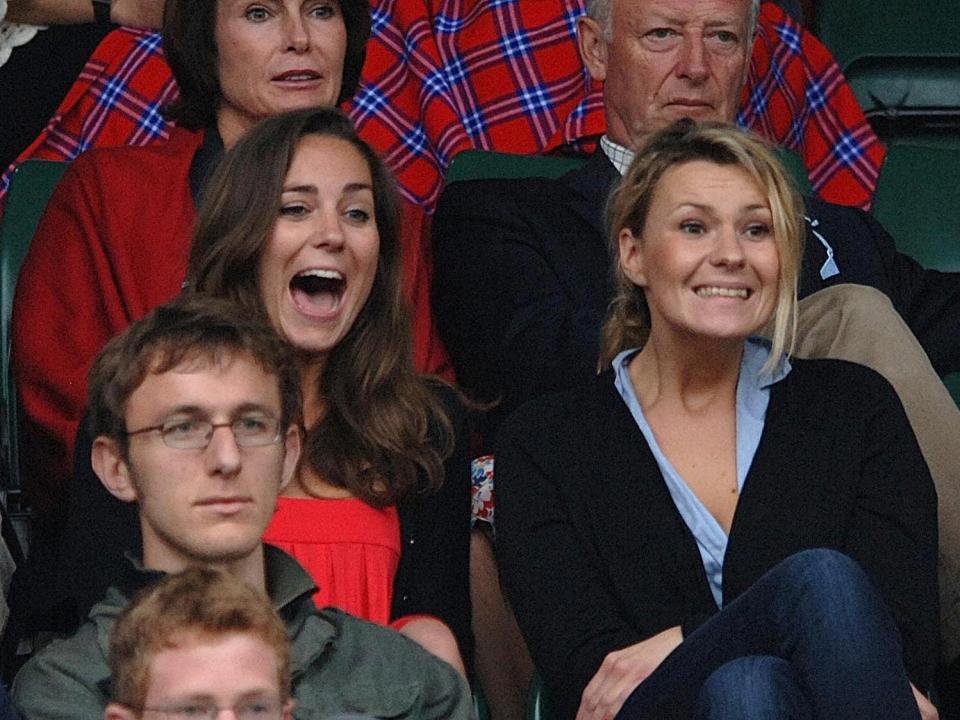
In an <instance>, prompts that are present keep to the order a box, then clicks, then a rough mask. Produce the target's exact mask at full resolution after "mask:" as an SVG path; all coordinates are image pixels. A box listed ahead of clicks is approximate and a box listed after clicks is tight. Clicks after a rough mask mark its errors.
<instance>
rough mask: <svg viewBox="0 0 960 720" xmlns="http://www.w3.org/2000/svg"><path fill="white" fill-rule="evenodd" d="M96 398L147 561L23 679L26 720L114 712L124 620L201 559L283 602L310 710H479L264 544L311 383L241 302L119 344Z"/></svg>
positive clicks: (95, 382)
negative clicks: (112, 683) (137, 603)
mask: <svg viewBox="0 0 960 720" xmlns="http://www.w3.org/2000/svg"><path fill="white" fill-rule="evenodd" d="M89 392H90V395H89V397H90V422H91V430H92V435H93V436H94V438H95V440H94V442H93V450H92V455H91V459H92V462H93V467H94V470H95V471H96V473H97V475H98V476H99V478H100V480H101V482H102V483H103V485H104V486H105V487H106V488H107V489H108V490H109V491H110V492H111V493H112V494H113V495H115V496H116V497H118V498H120V499H121V500H124V501H126V502H136V503H137V508H138V514H139V519H140V526H141V531H142V536H143V544H142V556H141V558H139V559H138V561H136V562H130V563H128V564H127V565H126V567H125V568H124V572H123V574H122V577H121V579H120V580H119V581H118V583H117V584H116V585H115V586H113V587H111V588H110V589H109V590H108V592H107V595H106V597H105V598H104V599H103V600H102V601H101V602H100V603H98V604H97V605H96V606H94V608H93V610H92V611H91V612H90V615H89V618H88V619H87V621H86V623H85V624H84V625H83V626H81V628H80V630H79V631H78V632H77V633H76V634H75V635H74V636H73V637H71V638H69V639H67V640H64V641H59V642H55V643H53V644H51V645H50V646H48V647H47V648H45V649H44V650H43V651H41V652H40V653H39V654H38V655H37V656H36V657H34V658H33V659H31V660H30V661H29V662H28V663H27V664H26V665H25V666H24V668H23V669H22V670H21V671H20V673H19V674H18V675H17V677H16V679H15V681H14V686H13V697H14V703H15V705H16V706H17V709H18V710H19V711H20V713H21V715H22V716H23V717H24V718H25V720H30V719H31V718H45V719H47V720H53V719H55V718H77V719H80V718H83V719H85V720H88V719H89V718H94V717H102V716H103V713H104V709H105V708H106V705H107V702H108V700H109V698H110V689H109V680H110V672H109V668H108V666H107V649H108V642H109V636H110V632H111V630H112V628H113V625H114V623H115V621H116V618H117V616H118V615H119V614H120V612H121V611H122V610H123V608H124V607H126V605H127V604H128V602H129V598H130V597H132V596H133V594H134V593H136V592H137V591H138V590H140V589H142V588H144V587H146V586H148V585H150V584H152V583H153V582H155V581H156V580H157V579H159V578H160V577H162V574H164V573H179V572H182V571H184V570H186V569H187V568H188V567H190V566H193V565H204V566H214V567H218V568H221V569H223V570H225V571H226V572H228V573H230V575H232V576H233V577H235V578H237V579H239V580H241V581H243V582H245V583H246V584H247V585H249V586H251V587H253V588H254V589H255V590H257V591H259V592H260V593H261V594H263V595H264V596H265V597H268V598H269V600H270V601H271V603H272V604H273V606H274V608H275V609H276V610H277V612H278V613H279V615H280V616H281V617H282V618H283V621H284V624H285V626H286V632H287V635H288V636H289V637H290V639H291V642H292V645H293V652H292V657H293V663H292V670H291V672H292V677H293V697H294V699H295V700H296V702H297V705H298V707H299V708H301V709H302V711H303V713H304V714H305V716H309V717H313V716H316V717H329V716H333V715H337V714H339V713H343V712H365V713H369V714H370V715H374V716H379V717H391V718H394V717H395V718H414V717H415V718H424V719H429V718H463V719H464V720H466V718H469V717H470V715H471V710H472V703H471V699H470V693H469V688H468V687H467V686H466V683H465V681H464V680H463V678H462V677H461V676H459V675H458V674H457V672H456V671H455V670H454V669H453V668H452V667H450V666H449V665H447V664H446V663H443V662H442V661H440V660H437V659H436V658H434V657H433V656H432V655H430V654H429V653H428V652H426V651H425V650H423V649H422V648H420V647H419V646H418V645H416V644H415V643H413V642H411V641H409V640H407V639H406V638H404V637H403V636H401V635H400V634H399V633H396V632H394V631H391V630H388V629H386V628H381V627H379V626H375V625H372V624H370V623H367V622H364V621H362V620H358V619H356V618H353V617H351V616H350V615H347V614H346V613H343V612H341V611H338V610H335V609H330V608H327V609H324V610H319V611H318V610H316V608H315V607H314V605H313V600H312V597H311V596H312V594H313V592H314V590H315V588H314V586H313V583H312V581H311V580H310V577H309V575H307V573H306V572H305V571H304V570H303V569H302V568H301V567H300V566H299V565H298V564H297V563H296V562H295V561H294V560H293V559H292V558H290V557H289V556H287V555H285V554H284V553H282V552H280V551H279V550H277V549H275V548H271V547H269V546H264V545H263V544H262V543H261V541H260V538H261V535H262V534H263V531H264V529H265V528H266V526H267V523H268V522H269V521H270V517H271V515H272V513H273V510H274V506H275V504H276V499H277V495H278V494H279V492H280V490H281V489H282V488H283V487H284V485H285V484H286V483H287V482H288V481H289V480H290V478H291V477H292V476H293V472H294V470H295V468H296V464H297V460H298V458H299V455H300V431H299V421H300V396H299V382H298V377H297V373H296V369H295V367H294V366H293V363H292V362H291V360H290V359H289V357H288V356H287V353H286V351H285V349H284V348H283V345H282V343H280V342H279V340H278V339H277V338H276V336H275V335H274V334H273V332H272V331H271V330H270V329H269V328H266V327H262V326H260V325H259V324H257V323H256V322H254V321H252V320H250V319H248V318H245V317H243V316H242V314H240V313H238V311H237V310H236V309H235V308H234V307H232V305H231V304H230V303H228V302H226V301H222V300H215V299H212V298H205V297H201V296H197V295H193V296H185V297H183V298H180V299H177V300H174V301H173V302H171V303H168V304H167V305H164V306H161V307H160V308H157V309H156V310H154V311H153V312H152V313H150V314H149V315H147V316H146V317H145V318H143V319H142V320H140V321H139V322H136V323H134V324H133V325H131V326H130V327H129V328H128V329H127V330H126V331H125V332H124V333H123V334H121V335H120V336H118V337H117V338H114V339H113V340H112V341H111V342H110V343H108V344H107V346H106V347H105V348H104V349H103V351H102V352H101V353H100V355H99V357H98V358H97V360H96V362H95V363H94V367H93V369H92V370H91V373H90V383H89ZM264 720H266V718H264Z"/></svg>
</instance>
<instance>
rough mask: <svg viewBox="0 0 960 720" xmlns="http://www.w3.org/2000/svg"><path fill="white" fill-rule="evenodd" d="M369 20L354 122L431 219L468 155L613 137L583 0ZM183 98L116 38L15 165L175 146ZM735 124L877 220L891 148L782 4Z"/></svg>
mask: <svg viewBox="0 0 960 720" xmlns="http://www.w3.org/2000/svg"><path fill="white" fill-rule="evenodd" d="M374 5H375V7H374V10H373V39H372V40H371V42H370V45H369V48H368V56H367V63H366V65H365V67H364V73H363V79H362V85H361V88H360V89H359V91H358V92H357V96H356V98H355V100H354V102H353V104H352V105H351V107H350V112H351V115H352V116H353V118H354V120H355V122H356V123H357V126H358V128H359V130H360V133H361V135H363V136H364V137H365V138H366V139H367V140H368V141H369V142H370V143H371V144H372V145H373V146H374V147H376V148H377V149H378V150H379V151H380V152H381V153H382V154H383V156H384V157H385V158H386V160H387V162H388V163H389V165H390V166H391V167H392V168H393V169H394V172H395V173H396V174H397V176H398V178H399V180H400V184H401V186H402V189H403V193H404V195H405V197H406V199H407V200H408V201H409V202H410V203H411V204H412V205H414V206H417V208H418V209H420V211H421V212H420V214H422V211H426V212H427V213H429V212H431V211H432V209H433V207H434V204H435V202H436V199H437V197H438V195H439V193H440V190H441V188H442V186H443V177H444V173H445V170H446V167H447V165H448V163H449V162H450V160H451V158H453V156H454V155H456V153H458V152H460V151H461V150H465V149H468V148H483V149H488V150H498V151H502V152H513V153H540V152H548V151H551V150H555V149H557V148H559V147H561V146H564V145H569V146H572V147H574V148H575V149H579V150H586V149H591V148H592V146H593V144H594V143H595V141H596V138H597V137H598V136H599V135H600V134H601V133H602V132H603V131H604V129H605V128H604V117H603V105H602V97H601V91H600V88H599V87H594V86H593V85H592V84H591V81H590V79H589V76H588V75H587V74H586V72H585V70H584V69H583V68H582V66H581V63H580V60H579V57H578V55H577V49H576V45H575V43H574V36H575V24H576V18H577V17H578V16H579V15H580V14H581V13H582V11H583V0H538V2H521V1H520V0H376V1H375V3H374ZM175 93H176V89H175V85H174V83H173V81H172V79H171V78H170V74H169V69H168V68H167V66H166V64H165V62H164V61H163V58H162V56H161V53H160V42H159V37H158V35H157V34H155V33H147V32H143V31H136V30H130V29H121V30H118V31H116V32H114V33H112V34H111V35H109V36H108V37H107V38H106V39H105V40H104V42H103V43H102V44H101V46H100V47H99V48H97V50H96V52H95V53H94V55H93V57H91V59H90V62H89V63H88V64H87V67H86V68H85V69H84V71H83V73H82V74H81V76H80V78H79V79H78V81H77V83H76V85H75V86H74V87H73V89H72V90H71V92H70V93H69V95H68V96H67V98H66V99H65V100H64V102H63V103H62V105H61V107H60V108H59V110H58V111H57V114H56V115H55V116H54V117H53V119H52V120H51V121H50V124H49V126H48V127H47V129H46V130H45V131H44V133H43V134H42V135H41V136H40V137H39V138H37V140H36V141H35V142H34V143H33V144H32V145H31V146H30V147H29V148H28V149H27V150H26V151H25V152H24V153H23V154H22V155H21V157H20V158H19V159H20V160H23V159H25V158H28V157H36V158H46V159H55V160H70V159H72V158H74V157H76V155H77V154H78V153H80V152H82V151H83V150H85V149H86V148H88V147H94V146H105V145H115V144H124V143H129V144H146V143H149V142H154V141H156V140H158V139H162V138H165V137H166V132H167V128H166V124H165V122H164V120H163V119H162V118H161V116H160V114H159V108H160V106H162V105H163V104H164V103H165V102H167V101H169V100H170V99H172V98H173V97H174V96H175ZM738 120H739V122H740V123H741V124H742V125H745V126H748V127H751V128H753V129H755V130H757V131H758V132H760V133H762V134H763V135H765V136H767V137H769V138H771V139H773V140H774V141H776V142H779V143H781V144H783V145H785V146H786V147H788V148H790V149H792V150H794V151H795V152H797V154H799V155H800V156H801V157H802V158H803V160H804V163H805V165H806V166H807V168H808V169H809V173H810V179H811V183H812V185H813V188H814V190H815V191H816V192H817V193H818V194H819V195H820V196H821V197H823V198H824V199H826V200H829V201H831V202H837V203H843V204H849V205H856V206H859V207H864V208H866V207H868V206H869V204H870V199H871V196H872V193H873V190H874V187H875V185H876V180H877V175H878V173H879V168H880V166H881V164H882V162H883V157H884V148H883V146H882V145H881V144H880V142H879V141H878V140H877V138H876V136H875V135H874V134H873V132H872V130H871V129H870V126H869V125H868V124H867V122H866V120H865V118H864V116H863V113H862V112H861V110H860V108H859V106H858V105H857V103H856V100H855V99H854V97H853V94H852V93H851V91H850V89H849V87H848V86H847V84H846V82H845V80H844V78H843V75H842V73H841V72H840V70H839V68H838V67H837V65H836V63H834V62H833V59H832V58H831V56H830V54H829V52H828V51H827V50H826V49H825V48H824V47H823V45H822V44H821V43H820V42H819V41H818V40H817V39H816V38H814V37H813V36H812V35H810V34H809V33H808V32H806V31H805V30H804V29H803V28H802V27H801V26H799V25H798V24H797V23H795V22H794V21H793V20H792V19H791V18H790V17H789V16H788V15H786V13H784V11H783V10H781V9H780V8H779V7H778V6H777V5H775V4H774V3H771V2H766V3H764V4H763V5H762V8H761V15H760V21H759V28H758V36H757V40H756V44H755V46H754V49H753V59H752V62H751V65H750V70H749V77H748V82H747V87H746V89H745V91H744V94H743V98H742V103H741V109H740V113H739V117H738ZM9 178H10V170H8V171H7V173H6V174H5V175H4V176H3V178H2V179H0V199H2V197H3V194H4V193H5V192H6V188H7V187H8V184H9ZM410 210H412V208H408V211H410ZM410 215H411V217H410V219H411V220H412V221H413V222H414V224H416V225H418V226H419V225H420V224H422V221H423V219H422V217H417V213H410ZM425 262H426V260H425ZM420 269H421V270H427V269H428V268H420Z"/></svg>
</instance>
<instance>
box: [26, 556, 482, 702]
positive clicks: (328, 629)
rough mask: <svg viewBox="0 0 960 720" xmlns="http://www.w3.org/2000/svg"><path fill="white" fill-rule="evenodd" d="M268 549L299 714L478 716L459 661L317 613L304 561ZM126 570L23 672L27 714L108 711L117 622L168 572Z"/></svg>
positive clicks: (338, 614)
mask: <svg viewBox="0 0 960 720" xmlns="http://www.w3.org/2000/svg"><path fill="white" fill-rule="evenodd" d="M264 549H265V565H266V575H267V591H268V593H269V595H270V599H271V600H272V602H273V606H274V608H275V609H276V610H277V612H278V613H279V614H280V616H281V617H282V618H283V621H284V623H285V624H286V626H287V631H288V633H289V635H290V638H291V641H292V652H291V671H292V677H293V695H294V697H295V698H296V701H297V706H296V710H295V711H294V715H295V717H297V718H304V719H306V718H309V719H310V720H320V719H321V718H325V717H328V716H334V715H338V714H342V713H361V714H364V715H372V716H374V717H378V718H411V719H413V718H417V719H423V720H429V719H431V718H438V719H439V718H444V719H445V718H453V719H455V720H469V718H471V716H472V712H473V705H472V701H471V697H470V690H469V688H468V686H467V684H466V681H464V680H463V678H462V677H461V676H460V675H459V674H458V673H457V672H456V671H455V670H454V669H453V668H452V667H450V666H449V665H447V664H446V663H444V662H442V661H440V660H437V659H436V658H435V657H433V656H432V655H430V654H429V653H428V652H427V651H425V650H423V649H422V648H421V647H420V646H419V645H417V644H416V643H414V642H412V641H410V640H408V639H407V638H405V637H403V636H402V635H400V634H399V633H397V632H395V631H393V630H389V629H387V628H383V627H380V626H378V625H374V624H372V623H368V622H366V621H363V620H359V619H357V618H355V617H353V616H351V615H348V614H347V613H344V612H342V611H340V610H336V609H333V608H326V609H324V610H317V609H316V607H315V606H314V604H313V600H312V598H311V596H312V594H313V592H314V591H315V588H314V585H313V582H312V581H311V580H310V577H309V576H308V575H307V573H306V572H305V571H304V570H303V568H301V567H300V565H299V564H297V562H296V561H295V560H294V559H293V558H291V557H289V556H288V555H286V554H284V553H283V552H281V551H280V550H277V549H276V548H273V547H270V546H269V545H265V546H264ZM125 575H126V576H127V577H125V579H124V582H122V583H121V584H120V585H119V586H114V587H112V588H110V590H109V591H108V592H107V596H106V597H105V598H104V599H103V600H102V601H101V602H99V603H97V605H95V606H94V607H93V609H92V610H91V611H90V615H89V616H88V618H87V621H86V622H85V623H84V624H83V625H82V626H81V627H80V629H79V630H78V631H77V633H76V634H75V635H73V636H72V637H70V638H67V639H65V640H58V641H55V642H53V643H51V644H50V645H48V646H47V647H46V648H44V649H43V650H41V651H40V652H39V653H38V654H37V655H36V656H35V657H33V658H32V659H31V660H30V661H29V662H28V663H27V664H26V665H24V666H23V669H21V670H20V672H19V673H18V674H17V677H16V679H15V680H14V683H13V701H14V705H15V706H16V708H17V709H18V710H19V711H20V714H21V715H22V717H23V718H24V720H40V718H43V720H57V719H59V718H64V719H66V718H70V719H71V720H101V718H103V711H104V708H105V707H106V704H107V702H108V701H109V699H110V671H109V668H108V667H107V652H108V648H109V635H110V629H111V628H112V627H113V624H114V622H116V619H117V617H118V616H119V615H120V613H121V612H122V611H123V609H124V608H125V607H126V606H127V604H128V602H129V598H130V597H131V596H132V595H133V594H134V592H135V591H136V590H137V589H139V588H140V587H144V586H146V585H148V584H149V583H151V582H153V581H155V580H156V579H157V578H159V577H160V573H157V572H153V571H144V570H143V569H142V568H137V567H134V566H133V565H132V564H131V566H130V568H129V569H128V570H127V572H126V573H125ZM121 588H122V589H121Z"/></svg>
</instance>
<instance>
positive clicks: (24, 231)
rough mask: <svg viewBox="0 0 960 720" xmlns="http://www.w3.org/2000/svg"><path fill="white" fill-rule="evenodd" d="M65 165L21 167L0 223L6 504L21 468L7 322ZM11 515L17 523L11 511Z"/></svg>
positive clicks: (0, 345)
mask: <svg viewBox="0 0 960 720" xmlns="http://www.w3.org/2000/svg"><path fill="white" fill-rule="evenodd" d="M66 168H67V164H66V163H62V162H51V161H46V160H28V161H26V162H24V163H23V164H21V165H20V166H19V167H18V168H17V170H16V172H15V173H14V174H13V178H12V179H11V183H10V190H9V192H8V193H7V202H6V208H5V209H4V213H3V217H2V220H0V313H2V314H0V392H2V398H0V407H2V412H3V414H4V422H5V425H6V432H5V434H4V447H3V450H4V458H3V460H4V462H3V473H4V478H3V486H2V491H3V493H4V496H5V499H13V498H12V496H13V495H15V494H16V493H18V492H19V490H20V487H21V485H20V463H19V447H18V434H17V394H16V391H15V388H14V383H13V372H12V369H11V366H10V318H11V314H12V312H13V296H14V292H15V291H16V287H17V276H18V275H19V273H20V266H21V265H22V264H23V259H24V258H25V257H26V254H27V248H29V247H30V241H31V240H32V239H33V233H34V230H35V229H36V227H37V222H38V221H39V220H40V215H41V214H42V213H43V210H44V208H45V207H46V206H47V200H49V199H50V195H51V193H52V192H53V189H54V188H55V187H56V186H57V183H58V182H59V180H60V176H61V175H63V171H64V170H65V169H66ZM11 516H13V517H14V518H16V512H15V508H11Z"/></svg>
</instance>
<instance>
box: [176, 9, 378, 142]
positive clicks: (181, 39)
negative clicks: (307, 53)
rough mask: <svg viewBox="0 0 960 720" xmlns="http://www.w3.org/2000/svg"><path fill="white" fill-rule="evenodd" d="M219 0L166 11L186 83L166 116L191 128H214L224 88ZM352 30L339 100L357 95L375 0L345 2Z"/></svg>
mask: <svg viewBox="0 0 960 720" xmlns="http://www.w3.org/2000/svg"><path fill="white" fill-rule="evenodd" d="M218 1H219V0H166V4H165V5H164V9H163V53H164V55H165V56H166V58H167V62H168V63H169V64H170V69H171V70H172V71H173V77H174V78H175V79H176V81H177V84H178V85H179V86H180V98H179V100H176V101H175V102H173V103H171V104H170V106H169V107H167V108H165V113H166V115H167V116H168V117H169V118H170V119H172V120H176V121H177V123H178V124H180V125H182V126H183V127H186V128H190V129H191V130H199V129H201V128H207V127H213V126H214V125H215V124H216V117H217V109H218V108H219V106H220V98H221V95H222V93H221V90H220V77H219V72H218V68H219V62H218V58H217V44H216V42H215V40H214V25H215V23H216V17H217V2H218ZM340 12H341V13H342V14H343V24H344V25H345V26H346V29H347V50H346V53H345V55H344V58H343V78H342V81H341V85H340V97H338V98H337V103H338V104H339V103H342V102H343V101H344V100H349V99H350V98H352V97H353V94H354V92H356V90H357V85H358V84H359V82H360V71H361V70H362V69H363V61H364V59H365V58H366V54H367V40H368V39H369V38H370V3H369V0H340Z"/></svg>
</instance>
